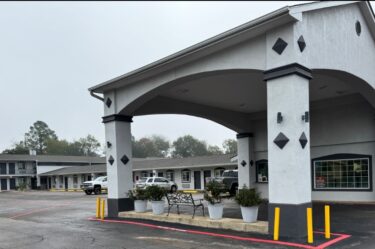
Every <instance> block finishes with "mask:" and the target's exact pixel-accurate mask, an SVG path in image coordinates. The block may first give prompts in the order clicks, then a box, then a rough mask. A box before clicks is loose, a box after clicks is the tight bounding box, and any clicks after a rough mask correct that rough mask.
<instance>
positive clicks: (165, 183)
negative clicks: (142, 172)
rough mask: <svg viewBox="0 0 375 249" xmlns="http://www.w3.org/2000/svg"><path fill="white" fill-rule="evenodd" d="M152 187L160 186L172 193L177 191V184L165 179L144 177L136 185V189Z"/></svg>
mask: <svg viewBox="0 0 375 249" xmlns="http://www.w3.org/2000/svg"><path fill="white" fill-rule="evenodd" d="M151 185H158V186H160V187H162V188H164V189H166V190H168V191H171V192H176V191H177V184H176V183H175V182H173V181H170V180H168V179H167V178H164V177H142V178H141V179H139V180H138V181H137V182H136V183H135V187H136V188H142V189H144V188H146V187H148V186H151Z"/></svg>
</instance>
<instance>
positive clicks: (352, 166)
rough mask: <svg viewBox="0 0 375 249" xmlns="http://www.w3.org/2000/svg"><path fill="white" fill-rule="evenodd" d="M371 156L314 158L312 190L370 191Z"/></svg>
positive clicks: (353, 155) (354, 155)
mask: <svg viewBox="0 0 375 249" xmlns="http://www.w3.org/2000/svg"><path fill="white" fill-rule="evenodd" d="M371 159H372V158H371V156H366V155H356V154H335V155H330V156H326V157H321V158H316V159H314V160H313V162H312V164H313V165H312V166H313V189H314V190H333V191H335V190H348V191H350V190H362V191H371V190H372V178H371V170H372V166H371V163H372V162H371V161H372V160H371Z"/></svg>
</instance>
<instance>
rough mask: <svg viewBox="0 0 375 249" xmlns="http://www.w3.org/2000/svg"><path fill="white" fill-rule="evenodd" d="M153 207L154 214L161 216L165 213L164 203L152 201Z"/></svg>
mask: <svg viewBox="0 0 375 249" xmlns="http://www.w3.org/2000/svg"><path fill="white" fill-rule="evenodd" d="M151 207H152V213H153V214H156V215H159V214H163V213H164V201H152V202H151Z"/></svg>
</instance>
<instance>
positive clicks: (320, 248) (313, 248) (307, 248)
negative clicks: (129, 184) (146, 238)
mask: <svg viewBox="0 0 375 249" xmlns="http://www.w3.org/2000/svg"><path fill="white" fill-rule="evenodd" d="M89 220H91V221H100V222H107V223H123V224H129V225H137V226H144V227H150V228H156V229H163V230H169V231H177V232H183V233H190V234H199V235H207V236H213V237H221V238H227V239H234V240H241V241H251V242H258V243H265V244H274V245H283V246H289V247H297V248H304V249H325V248H326V247H328V246H330V245H333V244H335V243H337V242H339V241H341V240H344V239H346V238H349V237H350V235H346V234H335V233H332V235H334V236H338V237H337V238H335V239H333V240H330V241H328V242H325V243H323V244H321V245H318V246H311V245H304V244H299V243H294V242H286V241H274V240H268V239H257V238H251V237H241V236H236V235H226V234H219V233H213V232H203V231H198V230H190V229H179V228H173V227H167V226H159V225H153V224H148V223H143V222H136V221H126V220H100V219H96V218H89ZM315 233H321V232H315Z"/></svg>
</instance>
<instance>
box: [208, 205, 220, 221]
mask: <svg viewBox="0 0 375 249" xmlns="http://www.w3.org/2000/svg"><path fill="white" fill-rule="evenodd" d="M223 209H224V204H223V203H216V204H210V203H208V214H209V215H210V219H211V220H220V219H221V218H223Z"/></svg>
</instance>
